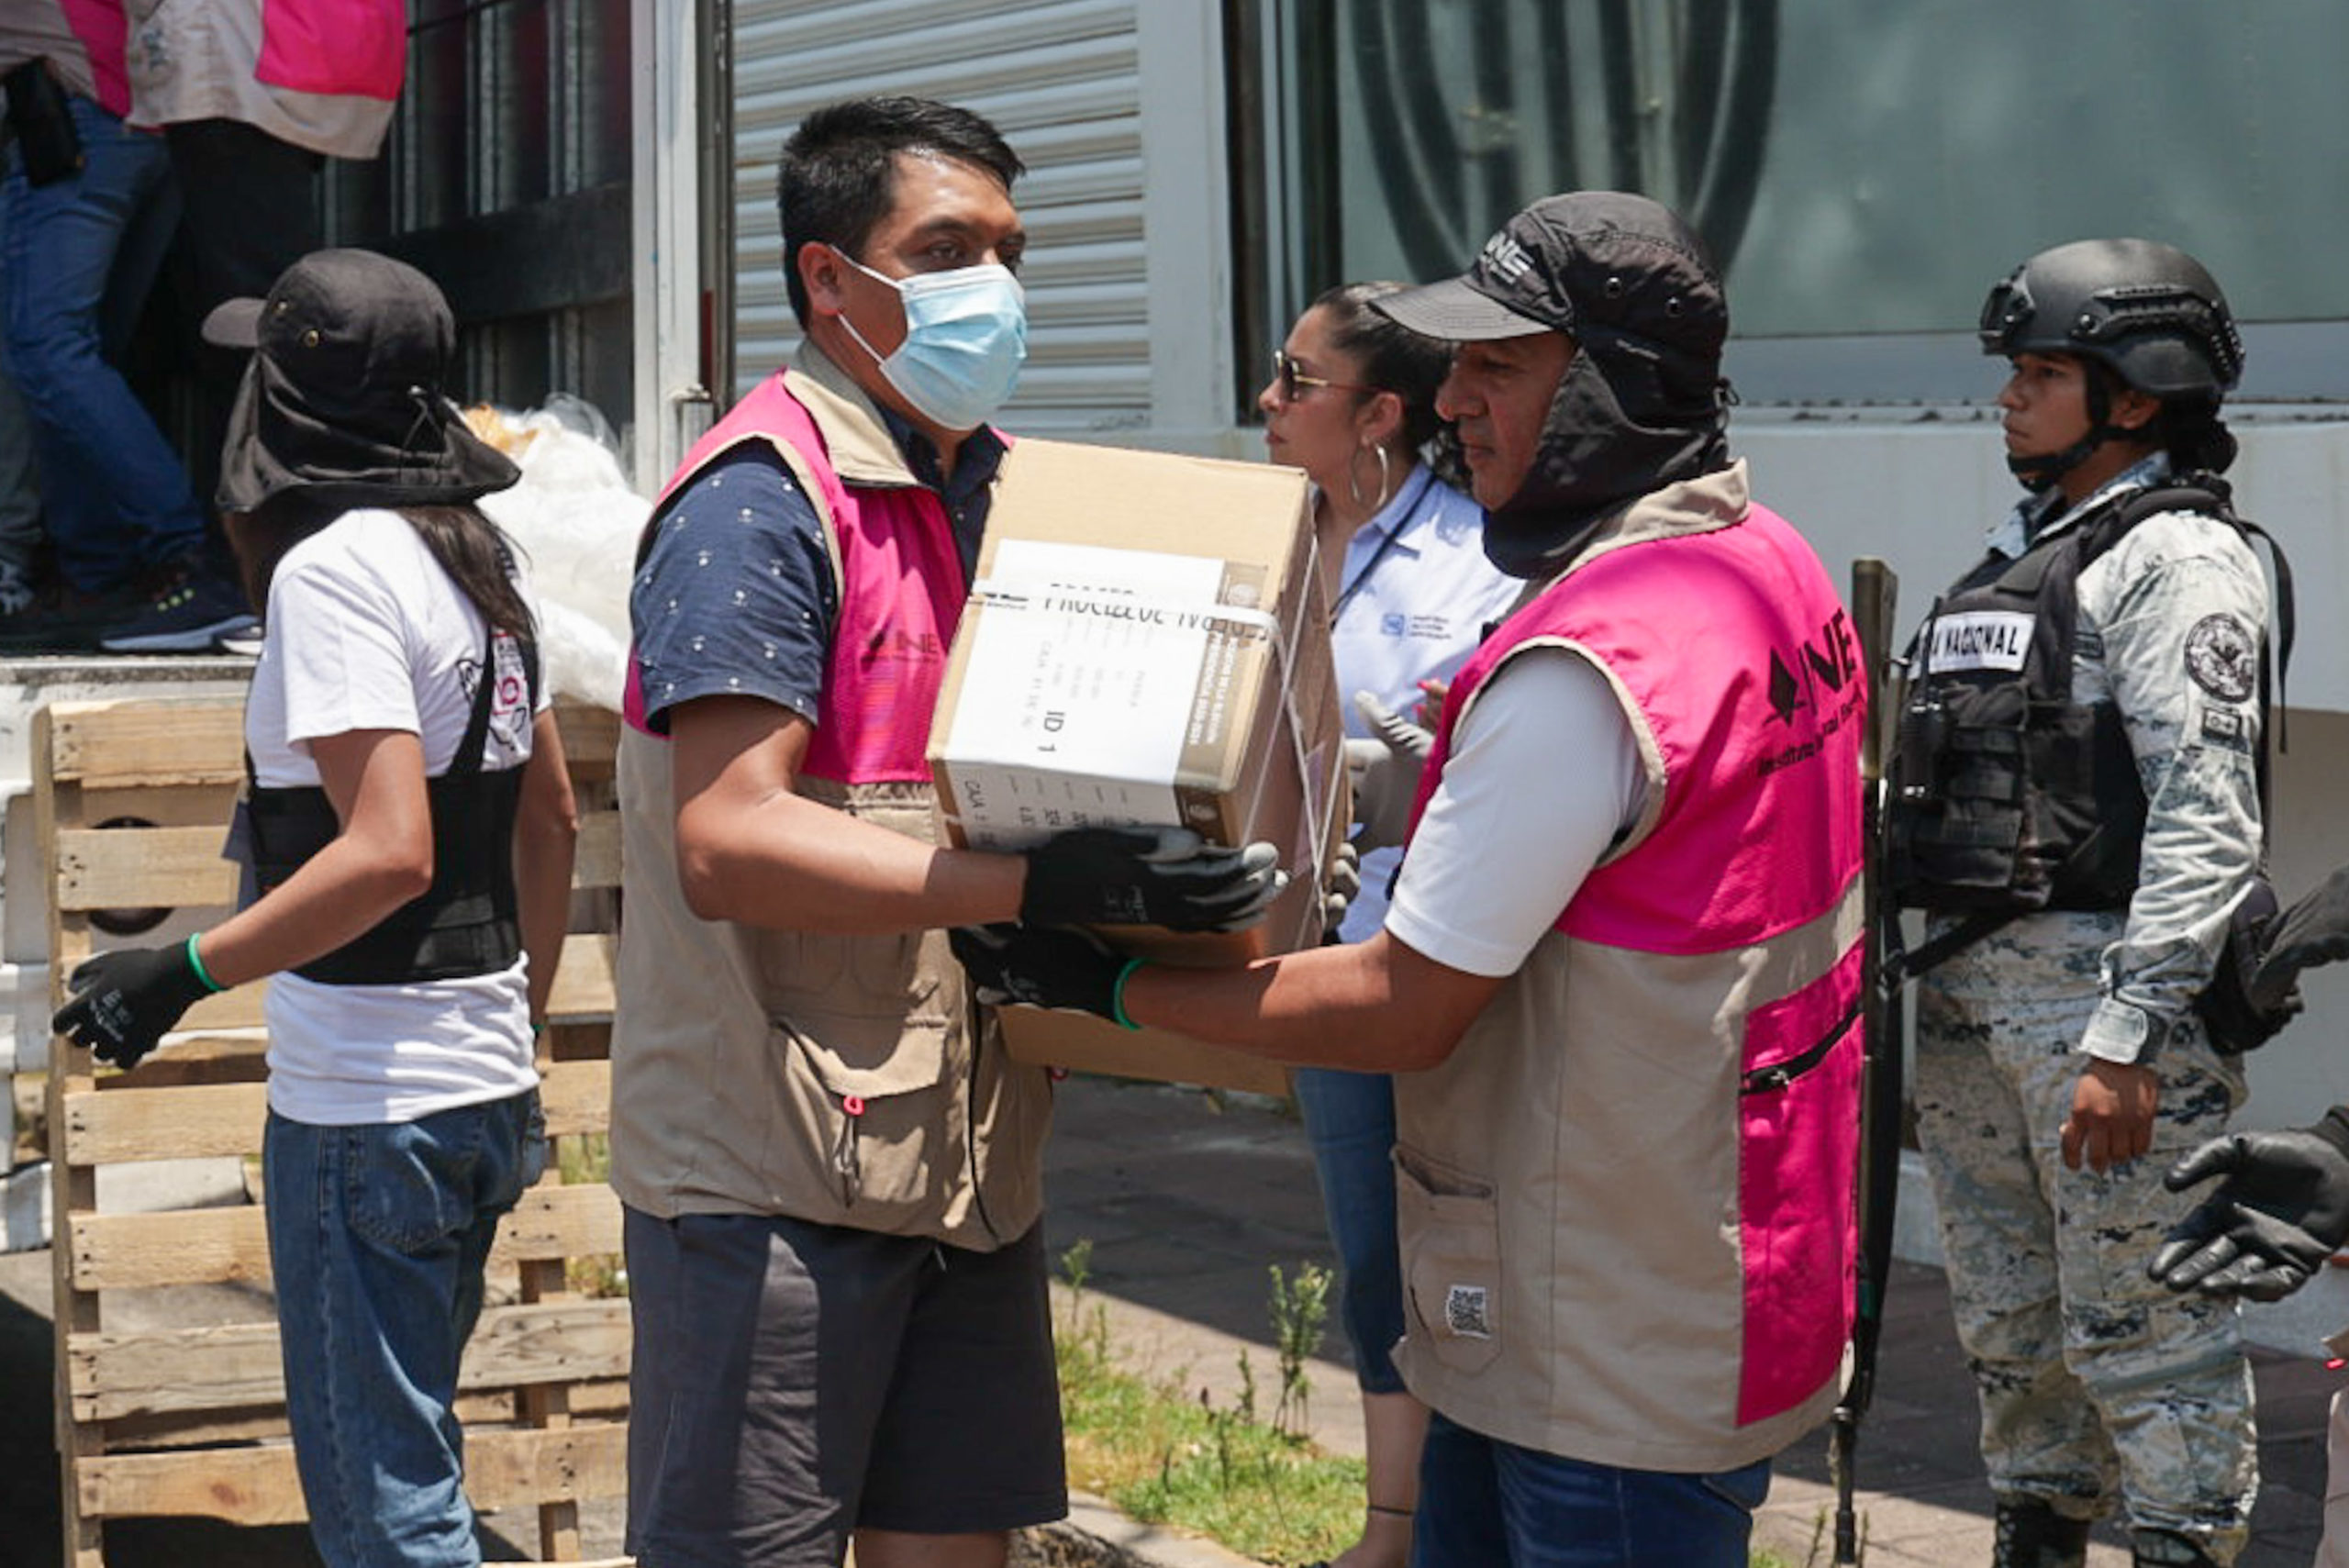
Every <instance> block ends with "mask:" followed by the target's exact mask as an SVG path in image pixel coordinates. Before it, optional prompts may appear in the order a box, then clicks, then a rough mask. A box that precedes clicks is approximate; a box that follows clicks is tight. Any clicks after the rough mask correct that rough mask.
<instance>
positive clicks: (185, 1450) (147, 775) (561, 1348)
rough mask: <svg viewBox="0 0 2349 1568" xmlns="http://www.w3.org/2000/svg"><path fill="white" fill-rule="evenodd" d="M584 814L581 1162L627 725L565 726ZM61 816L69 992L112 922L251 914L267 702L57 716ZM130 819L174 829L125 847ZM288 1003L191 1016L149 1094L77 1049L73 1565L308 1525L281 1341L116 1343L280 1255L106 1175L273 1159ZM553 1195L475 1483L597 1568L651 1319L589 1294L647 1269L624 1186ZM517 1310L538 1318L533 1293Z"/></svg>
mask: <svg viewBox="0 0 2349 1568" xmlns="http://www.w3.org/2000/svg"><path fill="white" fill-rule="evenodd" d="M559 717H560V718H561V720H562V728H563V735H564V742H565V747H566V750H567V751H569V752H570V755H571V761H572V774H573V787H574V789H575V790H576V792H577V794H578V796H579V804H580V827H581V831H580V840H579V855H578V865H577V870H576V872H575V873H574V875H573V888H574V892H573V920H572V925H573V934H572V935H571V937H570V938H569V940H567V941H566V942H565V944H564V948H563V960H562V969H561V971H560V972H559V973H558V976H557V980H556V985H555V990H554V996H553V1001H552V1005H551V1008H550V1015H551V1020H550V1027H549V1029H547V1031H546V1033H545V1034H544V1036H542V1037H541V1044H540V1054H541V1061H540V1070H541V1072H542V1073H544V1075H545V1084H544V1088H543V1089H542V1091H541V1093H542V1095H543V1098H544V1102H545V1107H546V1115H547V1130H548V1134H549V1136H550V1138H551V1139H552V1140H554V1144H555V1149H556V1151H557V1153H558V1155H559V1154H560V1153H561V1152H562V1151H563V1150H564V1148H565V1147H566V1146H570V1147H572V1148H573V1150H574V1151H575V1150H578V1149H580V1148H582V1147H584V1142H583V1140H598V1139H600V1136H601V1134H602V1133H603V1131H604V1129H605V1126H606V1118H607V1109H608V1102H609V1098H610V1068H609V1064H608V1061H607V1057H608V1048H609V1042H610V1019H611V1010H612V984H611V974H612V953H611V944H612V937H611V935H610V931H611V926H612V921H611V918H610V912H611V910H612V908H613V907H614V906H615V904H616V893H615V892H614V890H616V889H617V888H618V884H619V828H618V812H617V811H616V810H615V809H614V807H613V768H612V764H613V752H614V749H615V745H616V742H617V737H618V729H617V723H616V721H615V720H614V719H613V718H612V717H611V716H609V715H606V714H600V713H596V712H594V711H592V710H584V709H581V710H568V709H567V710H565V711H563V712H562V714H561V715H560V716H559ZM33 760H34V772H35V780H34V791H35V794H34V808H35V813H36V817H35V820H36V824H37V828H38V832H39V840H40V841H41V843H42V845H43V848H44V850H45V851H46V855H47V874H48V876H49V890H50V899H49V904H50V935H49V966H50V977H51V990H52V993H53V995H54V997H55V999H56V1000H57V1001H62V999H63V991H64V977H65V976H66V975H68V974H70V973H72V969H73V967H74V965H75V964H77V963H79V962H81V961H82V960H83V959H84V958H87V957H88V956H89V955H90V954H91V952H92V951H94V927H93V925H92V920H91V917H92V915H93V913H94V912H100V911H105V910H108V909H125V908H148V907H162V906H171V907H179V908H186V907H198V908H200V907H206V906H219V905H226V904H228V903H229V902H231V901H232V899H233V896H234V893H235V872H234V870H233V868H232V867H230V866H229V865H228V863H227V862H223V861H221V860H220V859H219V851H220V844H221V840H222V837H223V833H224V828H225V824H226V823H227V821H228V808H229V805H230V803H231V801H232V800H233V798H234V795H235V793H236V790H237V788H238V786H239V784H240V783H241V781H242V778H243V765H242V742H241V707H240V705H239V704H238V703H236V702H234V701H229V700H222V699H216V698H203V699H154V700H143V701H128V702H103V703H64V704H55V705H52V706H49V707H47V708H44V709H43V710H41V712H40V714H39V717H38V718H37V720H36V728H35V732H34V740H33ZM125 820H129V821H133V822H137V823H140V824H148V826H137V827H128V828H126V827H122V826H113V827H107V828H101V827H100V824H120V823H122V822H124V821H125ZM265 991H266V986H265V984H253V985H244V986H239V987H238V988H237V989H235V990H233V991H229V992H227V993H224V994H222V995H217V996H211V997H207V998H206V999H205V1000H203V1001H201V1002H199V1003H197V1004H196V1005H195V1007H193V1008H191V1009H190V1010H189V1012H188V1014H187V1017H186V1018H185V1019H184V1022H183V1025H182V1029H183V1031H184V1033H183V1034H182V1035H181V1036H180V1037H177V1038H175V1039H174V1040H173V1042H172V1043H171V1044H170V1045H168V1046H167V1047H166V1048H165V1049H164V1050H163V1051H160V1052H158V1053H157V1054H155V1055H153V1056H150V1057H149V1058H148V1059H147V1061H146V1062H142V1063H140V1065H139V1068H138V1069H137V1070H136V1071H134V1072H130V1073H115V1072H113V1071H111V1070H107V1071H106V1072H105V1073H104V1074H103V1075H100V1073H99V1071H98V1069H97V1068H96V1066H95V1064H94V1062H93V1060H92V1058H91V1056H90V1054H89V1052H87V1051H82V1050H80V1049H78V1048H75V1047H73V1046H72V1045H71V1044H70V1043H68V1042H67V1041H64V1040H57V1041H54V1042H53V1043H52V1046H51V1059H50V1072H49V1074H48V1095H47V1106H46V1110H47V1116H46V1131H45V1138H46V1141H47V1143H48V1146H49V1147H48V1149H47V1153H48V1155H49V1157H50V1162H51V1171H52V1180H53V1183H54V1187H53V1198H54V1215H55V1227H56V1229H55V1235H56V1242H55V1247H54V1250H53V1256H54V1258H55V1268H54V1273H55V1287H56V1302H57V1319H56V1331H57V1383H58V1392H57V1413H58V1416H57V1418H58V1434H57V1436H58V1452H59V1457H60V1463H61V1475H62V1485H63V1499H64V1519H65V1562H66V1563H67V1565H68V1568H102V1564H103V1561H104V1532H105V1527H106V1521H107V1520H108V1519H110V1518H128V1517H137V1516H149V1515H195V1516H202V1517H206V1518H217V1519H223V1520H228V1521H229V1522H232V1523H238V1524H249V1525H262V1524H283V1523H286V1522H291V1521H298V1520H300V1519H302V1518H306V1509H305V1507H304V1505H303V1500H302V1491H301V1486H300V1484H299V1482H298V1481H297V1479H296V1477H295V1469H294V1455H293V1450H292V1447H291V1446H290V1444H289V1442H288V1440H287V1439H286V1427H285V1411H284V1377H283V1373H282V1372H281V1369H280V1364H279V1359H278V1345H277V1327H276V1324H275V1322H274V1320H273V1319H263V1320H259V1321H253V1322H234V1323H229V1324H226V1325H222V1326H217V1327H205V1328H193V1329H151V1328H150V1329H122V1328H119V1327H117V1328H112V1329H110V1328H109V1326H108V1323H107V1320H106V1319H107V1303H108V1301H109V1299H110V1298H113V1299H115V1300H117V1304H119V1302H120V1300H121V1298H120V1297H119V1296H118V1295H117V1293H120V1292H125V1291H133V1290H142V1289H151V1288H155V1287H159V1286H174V1285H218V1284H228V1283H233V1282H251V1283H254V1284H263V1283H265V1282H266V1281H267V1280H268V1278H269V1249H268V1244H267V1241H266V1240H265V1237H264V1234H263V1230H262V1214H261V1210H260V1209H259V1208H258V1207H252V1206H250V1205H247V1206H240V1207H225V1208H223V1207H213V1208H194V1209H184V1210H179V1211H174V1212H167V1213H128V1212H108V1211H107V1210H106V1207H104V1206H103V1205H102V1204H101V1202H100V1201H99V1184H98V1173H99V1171H100V1170H101V1169H102V1168H105V1167H108V1166H116V1165H123V1164H128V1163H131V1162H144V1161H155V1160H169V1159H186V1158H217V1157H228V1158H233V1159H238V1160H243V1161H247V1162H248V1164H249V1168H250V1158H251V1157H252V1156H254V1155H257V1154H258V1152H259V1151H260V1148H261V1137H262V1119H263V1111H264V1108H265V1100H264V1095H265V1087H266V1086H265V1084H264V1083H263V1082H262V1079H263V1068H262V1051H263V1049H264V1045H265V1041H264V1040H262V1036H261V1025H262V996H263V995H264V993H265ZM564 1163H566V1162H564V1161H562V1160H561V1159H560V1158H558V1159H552V1160H550V1162H549V1168H548V1174H547V1176H546V1178H545V1179H544V1180H542V1181H541V1182H540V1184H538V1185H536V1186H534V1187H532V1188H531V1189H530V1190H529V1192H528V1193H526V1194H525V1195H523V1198H522V1201H521V1203H520V1205H519V1206H518V1207H517V1208H516V1209H515V1211H514V1213H513V1214H511V1215H510V1216H508V1217H507V1219H506V1220H505V1221H504V1222H503V1223H502V1224H501V1225H500V1226H499V1228H498V1238H497V1245H496V1248H495V1251H493V1253H492V1255H491V1262H490V1269H491V1299H492V1301H493V1302H495V1303H497V1304H496V1305H493V1306H491V1307H489V1308H488V1309H487V1310H485V1311H484V1313H483V1314H482V1318H481V1324H480V1327H479V1329H477V1330H476V1331H475V1333H474V1335H473V1342H472V1344H471V1346H470V1347H469V1348H468V1350H467V1351H466V1355H465V1361H464V1365H463V1370H462V1374H461V1378H460V1385H461V1389H462V1396H461V1401H460V1407H459V1413H460V1415H461V1416H462V1417H463V1418H464V1421H465V1428H466V1431H465V1470H466V1474H465V1485H466V1491H467V1493H468V1494H469V1495H470V1496H472V1498H473V1502H474V1504H475V1506H476V1507H480V1508H481V1509H483V1510H484V1512H486V1511H491V1510H510V1509H517V1508H520V1509H533V1510H535V1515H536V1522H537V1525H538V1536H539V1539H538V1541H537V1542H536V1549H537V1550H538V1551H539V1552H540V1556H541V1557H542V1558H543V1559H544V1560H546V1561H561V1562H576V1561H578V1560H579V1553H580V1529H579V1505H580V1504H581V1503H582V1502H583V1501H585V1500H589V1499H595V1498H604V1497H615V1496H621V1495H622V1494H623V1493H624V1491H625V1486H626V1473H625V1452H626V1443H625V1437H626V1416H627V1383H626V1378H627V1373H628V1359H629V1324H628V1304H627V1302H626V1301H625V1300H623V1299H618V1298H616V1297H609V1296H601V1295H597V1294H596V1293H594V1292H592V1291H583V1290H581V1289H579V1288H578V1287H577V1285H576V1284H574V1266H575V1267H576V1270H577V1273H578V1274H579V1275H580V1276H581V1277H584V1276H585V1275H586V1274H588V1273H590V1272H591V1271H593V1270H595V1269H596V1268H597V1267H598V1266H601V1265H602V1263H603V1261H604V1260H607V1259H608V1258H609V1257H610V1256H611V1255H613V1254H617V1253H618V1251H619V1246H620V1240H619V1232H620V1211H619V1205H618V1200H617V1199H615V1198H614V1197H613V1195H612V1192H611V1189H610V1188H609V1187H607V1186H606V1185H604V1184H602V1183H601V1182H600V1181H587V1180H584V1179H582V1180H580V1181H577V1182H575V1183H573V1184H565V1183H564V1179H563V1175H562V1165H563V1164H564ZM567 1163H570V1164H571V1165H572V1166H573V1168H574V1170H575V1169H577V1168H578V1167H579V1166H580V1164H581V1162H580V1161H579V1160H578V1159H575V1158H574V1159H573V1160H572V1161H570V1162H567ZM508 1298H510V1299H508Z"/></svg>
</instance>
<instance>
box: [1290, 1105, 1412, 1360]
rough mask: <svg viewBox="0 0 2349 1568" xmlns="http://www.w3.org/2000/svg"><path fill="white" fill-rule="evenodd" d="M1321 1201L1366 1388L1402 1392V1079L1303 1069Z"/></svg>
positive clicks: (1342, 1313)
mask: <svg viewBox="0 0 2349 1568" xmlns="http://www.w3.org/2000/svg"><path fill="white" fill-rule="evenodd" d="M1297 1108H1298V1109H1299V1110H1300V1111H1302V1112H1303V1113H1304V1116H1305V1131H1306V1135H1307V1137H1308V1138H1309V1139H1310V1140H1312V1143H1313V1169H1314V1173H1316V1174H1317V1175H1319V1177H1320V1178H1321V1207H1322V1211H1323V1212H1324V1213H1325V1214H1326V1215H1328V1217H1329V1220H1330V1242H1331V1244H1333V1245H1334V1246H1335V1247H1336V1248H1337V1250H1338V1268H1339V1295H1338V1318H1339V1321H1340V1322H1341V1323H1343V1324H1344V1325H1345V1329H1346V1342H1347V1343H1348V1344H1350V1345H1352V1346H1353V1352H1354V1378H1355V1381H1356V1382H1358V1383H1359V1384H1361V1385H1362V1391H1363V1392H1364V1394H1400V1393H1402V1392H1403V1375H1402V1373H1398V1372H1397V1371H1396V1370H1395V1341H1396V1340H1399V1339H1401V1338H1402V1337H1403V1264H1402V1258H1401V1254H1400V1252H1399V1251H1397V1245H1396V1240H1395V1080H1394V1079H1392V1078H1390V1077H1388V1076H1387V1075H1386V1073H1343V1072H1338V1071H1336V1070H1334V1069H1330V1068H1326V1067H1301V1068H1299V1069H1297Z"/></svg>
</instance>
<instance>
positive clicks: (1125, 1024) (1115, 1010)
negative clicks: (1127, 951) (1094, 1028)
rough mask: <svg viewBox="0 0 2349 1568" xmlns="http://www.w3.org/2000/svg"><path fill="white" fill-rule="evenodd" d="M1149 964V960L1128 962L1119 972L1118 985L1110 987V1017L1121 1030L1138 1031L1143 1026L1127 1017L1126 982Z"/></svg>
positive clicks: (1129, 960) (1138, 959)
mask: <svg viewBox="0 0 2349 1568" xmlns="http://www.w3.org/2000/svg"><path fill="white" fill-rule="evenodd" d="M1147 962H1149V960H1147V959H1140V958H1130V959H1128V960H1126V966H1125V968H1123V969H1121V970H1119V971H1118V983H1117V984H1114V985H1112V986H1110V987H1109V1017H1110V1018H1112V1019H1113V1020H1115V1021H1116V1023H1117V1026H1118V1027H1119V1029H1140V1028H1141V1025H1140V1024H1138V1023H1136V1022H1134V1021H1133V1019H1131V1018H1128V1017H1126V982H1127V981H1129V980H1131V979H1132V978H1133V977H1134V971H1135V970H1137V969H1140V968H1141V966H1142V965H1143V964H1144V963H1147Z"/></svg>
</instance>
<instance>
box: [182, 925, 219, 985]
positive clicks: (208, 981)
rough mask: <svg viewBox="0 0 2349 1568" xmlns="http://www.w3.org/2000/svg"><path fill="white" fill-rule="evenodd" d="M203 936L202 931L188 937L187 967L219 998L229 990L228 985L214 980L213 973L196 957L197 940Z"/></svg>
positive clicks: (192, 933)
mask: <svg viewBox="0 0 2349 1568" xmlns="http://www.w3.org/2000/svg"><path fill="white" fill-rule="evenodd" d="M202 935H204V933H203V932H202V931H193V932H190V933H189V935H188V939H187V966H188V967H189V968H190V969H193V970H195V977H196V978H197V979H198V980H201V981H203V982H204V988H205V989H206V990H207V991H209V992H211V993H212V994H213V995H216V996H217V995H219V994H220V993H221V992H223V991H226V990H227V989H228V987H227V986H226V985H223V984H220V982H218V981H217V980H215V979H213V978H212V974H211V972H210V971H208V970H206V968H205V967H204V961H203V960H202V959H200V958H198V957H196V955H195V939H196V938H198V937H200V936H202Z"/></svg>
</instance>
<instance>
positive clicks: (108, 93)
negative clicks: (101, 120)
mask: <svg viewBox="0 0 2349 1568" xmlns="http://www.w3.org/2000/svg"><path fill="white" fill-rule="evenodd" d="M57 8H58V9H59V10H61V11H62V12H64V13H65V24H66V26H68V27H70V28H72V29H73V36H74V37H75V38H77V39H81V40H82V49H83V52H84V53H86V54H87V55H88V56H89V57H90V76H91V78H92V80H93V81H95V83H96V84H97V89H98V103H99V105H100V106H102V107H104V108H105V110H106V113H108V114H110V115H113V116H115V117H117V118H119V117H122V116H124V115H127V114H128V113H129V112H130V77H129V74H128V70H127V68H126V66H125V65H124V62H123V61H124V54H125V51H126V50H128V46H129V41H130V22H129V18H128V17H125V16H124V15H123V11H122V0H57Z"/></svg>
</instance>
